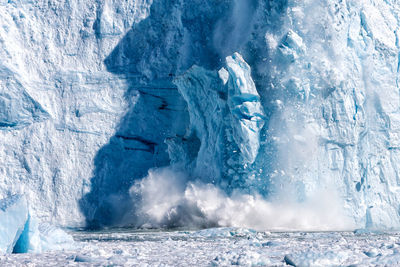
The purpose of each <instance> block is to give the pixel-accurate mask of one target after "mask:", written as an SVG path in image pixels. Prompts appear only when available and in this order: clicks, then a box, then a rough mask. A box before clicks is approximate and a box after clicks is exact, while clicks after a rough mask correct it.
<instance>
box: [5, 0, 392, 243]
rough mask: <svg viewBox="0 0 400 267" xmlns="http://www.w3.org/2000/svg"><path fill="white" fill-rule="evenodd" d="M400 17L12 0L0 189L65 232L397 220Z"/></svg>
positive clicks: (339, 3) (308, 3) (307, 7)
mask: <svg viewBox="0 0 400 267" xmlns="http://www.w3.org/2000/svg"><path fill="white" fill-rule="evenodd" d="M193 7H196V8H193ZM399 12H400V5H399V4H398V3H397V2H396V1H390V0H388V1H378V0H361V1H356V0H334V1H316V0H305V1H298V0H265V1H262V0H251V1H248V0H247V1H246V0H224V1H199V0H191V1H189V0H186V1H185V0H173V1H161V0H128V1H122V0H113V1H108V0H103V1H100V0H99V1H94V0H88V1H85V2H81V1H76V0H70V1H61V0H58V1H56V0H51V1H42V0H40V1H25V0H21V1H6V0H3V1H0V42H1V44H2V45H1V46H0V55H1V57H0V58H1V60H0V136H1V137H0V158H1V162H2V164H1V166H0V198H5V197H7V196H9V195H14V194H17V193H18V194H20V193H21V194H22V195H24V197H25V198H26V199H27V200H28V202H29V212H30V214H31V215H32V216H34V217H35V218H38V220H40V221H45V222H49V223H50V224H54V225H56V226H64V227H85V226H87V227H93V228H96V227H103V226H126V225H135V226H138V227H143V226H146V225H147V226H149V227H164V226H171V225H172V226H182V225H197V226H199V225H200V226H207V227H208V226H213V225H221V226H246V227H255V228H260V229H261V228H263V225H264V227H265V228H268V227H276V226H279V225H275V224H271V221H270V220H269V219H268V218H267V217H270V218H272V217H273V218H280V216H281V218H282V220H277V221H279V222H281V223H282V225H284V226H285V227H287V228H290V227H291V225H290V224H289V221H296V223H295V224H294V226H293V228H295V229H310V228H309V227H308V226H310V227H311V226H312V227H311V228H318V227H322V228H323V229H337V228H340V227H342V226H343V225H341V224H336V223H333V222H332V224H330V221H332V220H331V218H334V217H335V216H336V215H338V214H339V215H340V216H339V215H338V216H337V217H338V218H341V219H343V220H348V221H349V223H348V224H346V225H347V226H348V227H349V228H368V229H399V228H400V199H399V193H398V192H399V189H400V178H399V163H398V162H399V159H400V154H399V153H400V150H399V148H400V135H399V133H400V132H399V125H400V124H399V122H400V111H399V103H400V102H399V90H398V88H399V85H398V78H399V76H398V75H399V55H400V45H399V25H400V17H399V14H400V13H399ZM168 190H170V192H171V194H169V193H168ZM207 197H208V199H207ZM324 198H325V199H324ZM211 200H212V201H211ZM215 203H216V204H215ZM226 203H228V204H226ZM153 204H154V205H153ZM320 204H321V205H322V206H321V205H320ZM260 207H262V208H260ZM232 210H240V211H243V214H242V215H243V219H242V217H238V216H239V214H238V213H235V212H233V211H232ZM257 210H262V211H264V212H265V213H264V214H263V213H254V212H255V211H257ZM298 210H302V211H304V212H302V213H300V214H303V215H304V216H305V214H308V216H313V217H315V218H318V219H320V222H321V223H320V224H318V223H317V224H313V223H311V224H310V225H307V223H305V222H304V221H302V219H301V218H299V217H301V216H296V211H298ZM325 210H326V211H332V213H331V214H329V212H325ZM279 211H281V213H279ZM21 214H22V213H21ZM24 214H25V213H24ZM310 214H312V215H310ZM24 216H25V215H24ZM185 216H186V218H188V219H187V220H186V218H185ZM252 216H253V217H257V218H258V219H257V220H256V221H257V222H254V220H253V221H249V220H246V218H244V217H252ZM332 216H333V217H332ZM284 218H289V219H288V221H285V220H284ZM235 219H237V220H235ZM23 220H27V219H26V218H25V217H24V218H23V219H22V217H21V221H23ZM343 227H344V226H343ZM16 231H20V228H19V230H18V229H17V230H16ZM43 231H46V230H45V229H44V228H43ZM14 241H15V240H14ZM14 241H12V242H14ZM15 242H16V241H15ZM8 243H9V242H8ZM8 250H9V248H8Z"/></svg>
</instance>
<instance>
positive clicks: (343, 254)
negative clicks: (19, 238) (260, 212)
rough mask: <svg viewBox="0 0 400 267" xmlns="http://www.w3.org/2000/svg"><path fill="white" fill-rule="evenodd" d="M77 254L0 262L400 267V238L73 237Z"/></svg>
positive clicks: (232, 233)
mask: <svg viewBox="0 0 400 267" xmlns="http://www.w3.org/2000/svg"><path fill="white" fill-rule="evenodd" d="M72 234H73V236H74V239H75V240H76V241H77V242H76V243H77V248H76V249H74V250H63V251H57V252H46V253H42V254H9V255H5V256H0V262H1V263H2V266H21V265H23V266H44V265H45V266H230V265H240V266H285V265H287V264H292V265H296V266H350V265H352V266H385V265H386V266H396V265H398V264H400V234H399V233H371V232H368V233H366V232H363V231H359V232H357V231H356V232H309V233H304V232H276V233H271V232H256V231H253V230H248V229H243V228H212V229H207V230H201V231H168V232H163V231H130V230H126V229H125V230H116V229H113V230H112V231H103V232H73V233H72Z"/></svg>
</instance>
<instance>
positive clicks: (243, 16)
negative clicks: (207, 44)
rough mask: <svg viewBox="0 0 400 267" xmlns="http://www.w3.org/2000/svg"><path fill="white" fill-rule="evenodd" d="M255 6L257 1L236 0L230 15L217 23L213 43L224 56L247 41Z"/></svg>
mask: <svg viewBox="0 0 400 267" xmlns="http://www.w3.org/2000/svg"><path fill="white" fill-rule="evenodd" d="M255 7H256V1H253V0H234V1H233V5H232V7H231V10H230V12H229V13H228V15H227V16H225V17H223V18H221V19H220V20H219V22H218V23H217V24H216V27H215V29H214V36H213V44H214V48H215V49H216V51H218V52H219V53H220V55H221V56H222V57H225V56H227V55H230V54H232V53H233V52H235V51H236V50H238V48H239V47H240V46H241V45H243V44H244V43H246V41H247V39H248V36H249V33H250V31H249V29H251V26H252V23H253V14H254V12H255Z"/></svg>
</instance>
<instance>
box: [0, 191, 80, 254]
mask: <svg viewBox="0 0 400 267" xmlns="http://www.w3.org/2000/svg"><path fill="white" fill-rule="evenodd" d="M73 247H74V240H73V238H72V237H71V236H70V235H69V234H67V233H66V232H64V231H63V230H61V229H60V228H57V227H55V226H52V225H50V224H48V223H41V222H39V221H38V220H37V219H35V218H33V217H31V216H30V214H29V208H28V204H27V200H26V198H25V197H24V196H23V195H17V194H16V195H11V196H9V197H7V198H4V199H1V200H0V254H5V253H27V252H31V253H40V252H44V251H48V250H61V249H71V248H73Z"/></svg>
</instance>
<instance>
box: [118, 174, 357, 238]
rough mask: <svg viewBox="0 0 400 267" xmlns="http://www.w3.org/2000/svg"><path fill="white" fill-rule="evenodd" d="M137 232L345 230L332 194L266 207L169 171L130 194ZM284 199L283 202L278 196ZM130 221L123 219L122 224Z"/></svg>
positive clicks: (349, 224) (139, 184) (258, 200)
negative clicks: (163, 229)
mask: <svg viewBox="0 0 400 267" xmlns="http://www.w3.org/2000/svg"><path fill="white" fill-rule="evenodd" d="M130 193H131V196H132V198H133V199H134V200H133V201H136V202H135V203H134V204H135V207H136V210H135V212H136V218H140V221H139V222H136V226H139V227H155V228H157V227H189V228H191V227H195V228H203V227H212V226H221V227H245V228H252V229H255V230H272V231H296V230H302V231H307V230H308V231H309V230H312V231H318V230H321V231H322V230H350V229H353V228H354V225H353V223H352V222H351V221H350V220H349V219H348V218H346V217H345V216H344V215H343V214H342V208H341V205H340V202H339V201H337V199H338V197H336V196H335V194H334V193H332V192H328V191H320V192H319V193H317V194H315V195H313V196H312V197H310V198H309V199H308V200H307V201H304V202H301V203H298V202H294V201H290V200H281V201H276V202H275V201H274V202H269V201H267V200H265V199H263V198H262V197H261V196H259V195H248V194H243V193H241V192H234V193H233V194H232V195H230V196H228V195H227V194H226V193H224V192H223V191H222V190H220V189H219V188H217V187H216V186H214V185H212V184H204V183H201V182H197V181H195V182H190V181H189V182H188V181H187V177H186V175H185V174H184V173H181V172H178V171H174V170H173V168H172V167H166V168H161V169H154V170H151V171H150V172H149V175H148V176H147V177H146V178H144V179H143V180H141V181H139V182H137V183H136V184H135V185H134V186H133V187H132V188H131V190H130ZM283 198H284V197H283ZM130 219H132V217H131V218H129V217H127V218H125V223H129V220H130Z"/></svg>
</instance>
